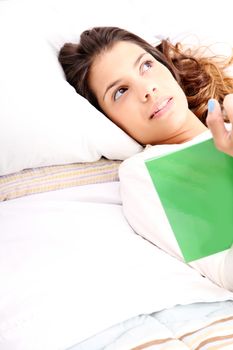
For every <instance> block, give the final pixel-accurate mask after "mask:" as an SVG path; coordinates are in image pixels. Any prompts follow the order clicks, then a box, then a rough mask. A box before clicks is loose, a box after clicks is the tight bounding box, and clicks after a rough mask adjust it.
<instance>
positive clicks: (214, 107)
mask: <svg viewBox="0 0 233 350" xmlns="http://www.w3.org/2000/svg"><path fill="white" fill-rule="evenodd" d="M206 123H207V126H208V127H209V128H210V130H211V132H212V135H213V138H214V141H215V144H216V146H219V145H221V144H222V141H223V139H224V138H225V137H226V134H227V133H228V132H227V130H226V128H225V125H224V120H223V116H222V111H221V108H220V105H219V103H218V101H217V100H215V99H210V100H209V101H208V115H207V119H206Z"/></svg>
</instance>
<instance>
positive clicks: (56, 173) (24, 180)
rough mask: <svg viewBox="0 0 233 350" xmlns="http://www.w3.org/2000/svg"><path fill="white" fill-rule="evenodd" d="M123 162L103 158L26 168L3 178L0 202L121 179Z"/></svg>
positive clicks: (0, 180)
mask: <svg viewBox="0 0 233 350" xmlns="http://www.w3.org/2000/svg"><path fill="white" fill-rule="evenodd" d="M120 163H121V161H118V160H108V159H105V158H101V159H100V160H98V161H96V162H90V163H74V164H65V165H54V166H47V167H40V168H33V169H26V170H23V171H20V172H18V173H14V174H10V175H4V176H1V177H0V201H6V200H9V199H14V198H19V197H22V196H26V195H30V194H35V193H42V192H48V191H54V190H58V189H64V188H68V187H74V186H81V185H88V184H97V183H103V182H109V181H118V180H119V178H118V168H119V165H120Z"/></svg>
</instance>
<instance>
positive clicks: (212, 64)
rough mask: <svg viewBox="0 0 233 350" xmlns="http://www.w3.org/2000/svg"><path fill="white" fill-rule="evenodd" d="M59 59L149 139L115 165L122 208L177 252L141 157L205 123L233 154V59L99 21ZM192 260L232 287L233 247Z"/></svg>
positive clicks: (202, 132) (83, 90) (203, 131)
mask: <svg viewBox="0 0 233 350" xmlns="http://www.w3.org/2000/svg"><path fill="white" fill-rule="evenodd" d="M59 61H60V63H61V64H62V67H63V69H64V71H65V75H66V78H67V81H68V82H69V83H70V84H71V85H73V86H74V87H75V89H76V91H77V92H78V93H79V94H81V95H82V96H84V97H85V98H87V99H88V100H89V101H90V102H91V103H92V104H93V105H94V106H95V107H96V108H97V109H99V110H100V111H102V112H103V113H104V114H105V115H106V116H107V117H108V118H110V119H111V120H112V121H113V122H114V123H116V124H117V125H118V126H119V127H120V128H122V129H123V130H124V131H125V132H126V133H128V134H129V135H130V136H131V137H132V138H134V139H135V140H136V141H137V142H139V143H140V144H142V145H145V146H146V145H150V146H151V147H150V150H148V151H147V150H145V151H144V152H141V153H142V154H138V155H136V156H134V157H131V158H132V159H129V160H126V161H124V162H123V164H122V165H121V167H120V171H119V175H120V180H121V194H122V201H123V209H124V213H125V215H126V218H127V220H128V221H129V223H130V224H131V226H132V227H133V228H134V229H135V231H136V232H137V233H139V234H140V235H142V236H144V237H145V238H147V239H148V240H150V241H152V242H153V243H155V244H156V245H158V246H159V247H160V248H162V249H163V250H165V251H166V252H168V253H169V254H171V255H173V256H176V257H177V258H179V259H182V257H181V254H180V250H179V247H178V245H177V242H176V241H175V238H174V234H173V233H172V231H171V228H170V226H169V225H168V222H167V218H166V216H165V215H164V211H163V209H162V206H161V204H160V201H159V199H158V198H157V199H155V196H154V193H153V195H151V193H152V192H153V191H152V189H151V180H150V179H149V176H148V174H146V173H145V172H146V170H145V164H144V160H145V159H146V157H148V156H150V157H153V156H155V155H156V153H153V152H154V147H156V149H155V152H159V154H163V153H164V152H167V150H168V148H169V147H173V149H175V148H174V147H177V145H178V146H182V145H185V144H186V143H187V144H188V143H190V142H191V143H192V142H196V141H198V140H199V139H205V137H209V136H208V135H209V134H210V133H209V130H208V128H207V124H208V125H209V126H210V127H211V128H212V130H213V135H214V136H215V139H216V143H217V146H218V147H219V148H220V149H221V150H223V151H225V152H227V153H229V154H231V155H233V141H232V140H233V136H232V131H231V130H229V131H228V130H227V129H225V124H224V119H227V118H228V117H229V119H230V120H231V121H232V115H233V95H232V93H233V79H232V78H231V77H229V76H228V75H227V73H226V68H227V67H228V66H229V65H230V64H231V63H232V62H233V58H232V57H231V58H229V59H226V60H224V61H220V60H219V58H217V57H212V58H208V57H204V56H203V55H200V54H199V52H198V50H196V51H194V52H192V51H191V50H190V49H189V50H186V51H183V50H182V46H181V44H176V45H172V44H171V43H170V42H169V41H168V40H162V42H161V43H160V44H159V45H158V46H156V47H153V46H152V45H150V44H149V43H147V42H146V41H145V40H143V39H142V38H140V37H138V36H136V35H134V34H133V33H130V32H128V31H125V30H123V29H120V28H115V27H97V28H93V29H91V30H87V31H84V32H83V33H82V35H81V37H80V42H79V43H78V44H71V43H67V44H65V45H64V47H63V48H62V49H61V50H60V53H59ZM208 101H209V102H208ZM208 106H209V114H208ZM223 111H224V112H223ZM207 115H208V117H207ZM206 135H207V136H206ZM219 139H220V141H219ZM157 154H158V153H157ZM142 198H146V205H145V201H143V200H142ZM151 208H153V210H151ZM154 208H157V212H156V211H155V209H154ZM190 265H191V266H192V267H195V268H196V269H197V270H198V271H199V272H200V273H201V274H203V275H204V276H208V277H209V278H210V279H211V280H212V281H214V282H215V283H217V284H219V285H220V286H223V287H225V288H227V289H230V290H232V291H233V274H232V267H233V248H232V249H228V250H225V251H224V252H220V253H218V254H213V255H211V256H207V257H205V258H203V259H199V260H197V261H196V262H194V263H190Z"/></svg>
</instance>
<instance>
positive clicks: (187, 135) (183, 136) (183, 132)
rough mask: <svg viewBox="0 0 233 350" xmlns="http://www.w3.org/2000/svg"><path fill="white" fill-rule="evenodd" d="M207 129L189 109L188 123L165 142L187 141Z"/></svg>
mask: <svg viewBox="0 0 233 350" xmlns="http://www.w3.org/2000/svg"><path fill="white" fill-rule="evenodd" d="M207 130H208V128H207V127H206V126H205V125H204V124H203V123H202V122H201V121H200V120H199V119H198V118H197V117H196V115H195V114H194V113H193V112H191V111H190V110H189V111H188V115H187V121H186V123H185V124H184V125H183V126H182V128H181V129H180V130H178V131H177V133H176V135H174V136H171V137H170V138H169V139H168V140H166V142H163V144H179V143H185V142H187V141H190V140H192V139H193V138H194V137H196V136H198V135H200V134H202V133H203V132H205V131H207Z"/></svg>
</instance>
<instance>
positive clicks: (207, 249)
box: [145, 139, 233, 262]
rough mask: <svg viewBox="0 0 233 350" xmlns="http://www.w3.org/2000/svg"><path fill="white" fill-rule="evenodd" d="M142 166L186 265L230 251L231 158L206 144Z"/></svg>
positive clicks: (232, 217) (209, 142)
mask: <svg viewBox="0 0 233 350" xmlns="http://www.w3.org/2000/svg"><path fill="white" fill-rule="evenodd" d="M145 165H146V167H147V169H148V171H149V174H150V176H151V178H152V181H153V184H154V186H155V189H156V191H157V193H158V195H159V197H160V200H161V203H162V205H163V207H164V210H165V212H166V215H167V217H168V220H169V222H170V225H171V227H172V229H173V232H174V235H175V237H176V240H177V242H178V244H179V247H180V249H181V251H182V254H183V257H184V260H185V261H186V262H190V261H194V260H197V259H200V258H203V257H205V256H209V255H212V254H215V253H218V252H221V251H223V250H226V249H228V248H230V247H231V245H232V244H233V157H230V156H228V155H226V154H225V153H222V152H220V151H218V150H217V149H216V147H215V145H214V143H213V139H210V140H207V141H203V142H201V143H198V144H195V145H192V146H189V147H187V148H185V149H181V150H178V151H175V152H173V153H170V154H166V155H164V156H160V157H158V158H153V159H148V160H146V161H145ZM155 215H156V213H155ZM161 234H162V233H161Z"/></svg>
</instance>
